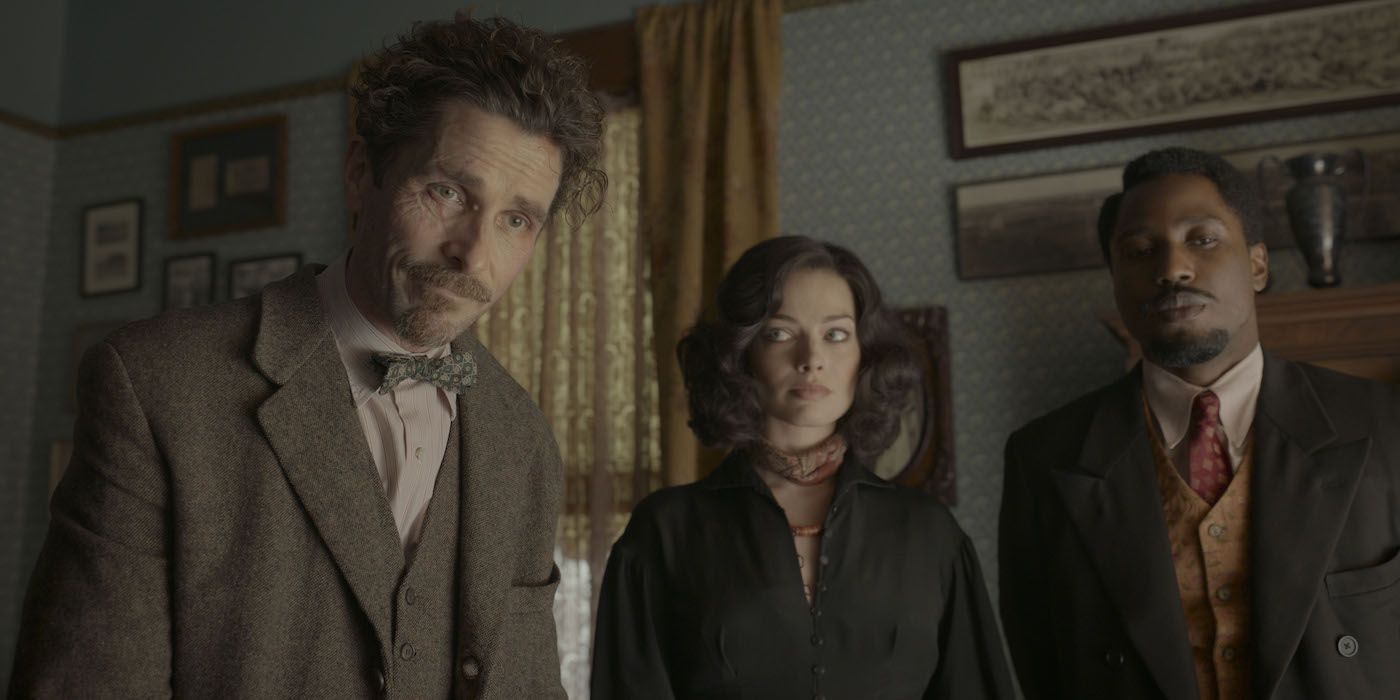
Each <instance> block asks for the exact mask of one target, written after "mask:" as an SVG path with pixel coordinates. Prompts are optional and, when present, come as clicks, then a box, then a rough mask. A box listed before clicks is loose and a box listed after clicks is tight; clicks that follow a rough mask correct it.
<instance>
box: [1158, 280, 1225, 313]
mask: <svg viewBox="0 0 1400 700" xmlns="http://www.w3.org/2000/svg"><path fill="white" fill-rule="evenodd" d="M1212 301H1215V295H1214V294H1211V293H1210V292H1207V291H1205V290H1204V289H1196V288H1195V287H1186V286H1180V285H1178V286H1172V287H1167V288H1164V289H1163V290H1162V291H1160V292H1158V293H1157V294H1156V295H1155V296H1153V297H1152V298H1151V299H1149V300H1148V301H1145V302H1143V304H1142V311H1143V312H1144V313H1152V312H1161V311H1170V310H1172V309H1179V308H1181V307H1183V306H1204V305H1206V304H1208V303H1210V302H1212Z"/></svg>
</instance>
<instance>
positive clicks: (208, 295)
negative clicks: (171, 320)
mask: <svg viewBox="0 0 1400 700" xmlns="http://www.w3.org/2000/svg"><path fill="white" fill-rule="evenodd" d="M217 274H218V266H217V259H216V258H215V256H214V254H213V253H195V254H192V255H177V256H172V257H169V258H166V259H165V295H164V306H165V308H166V309H184V308H189V307H192V306H205V305H207V304H212V303H213V302H214V277H215V276H216V275H217Z"/></svg>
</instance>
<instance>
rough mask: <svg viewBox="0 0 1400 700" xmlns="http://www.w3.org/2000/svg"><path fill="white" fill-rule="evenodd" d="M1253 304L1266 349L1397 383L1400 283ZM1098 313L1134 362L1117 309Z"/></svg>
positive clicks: (1266, 298) (1271, 297) (1135, 352)
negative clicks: (1256, 311)
mask: <svg viewBox="0 0 1400 700" xmlns="http://www.w3.org/2000/svg"><path fill="white" fill-rule="evenodd" d="M1255 308H1256V309H1257V310H1258V314H1259V341H1260V343H1262V344H1263V346H1264V348H1265V349H1266V350H1268V351H1269V352H1272V353H1274V354H1276V355H1278V356H1280V357H1286V358H1288V359H1290V360H1297V361H1300V362H1310V363H1312V364H1315V365H1320V366H1322V367H1328V368H1331V369H1335V370H1337V371H1339V372H1346V373H1348V374H1354V375H1357V376H1360V377H1369V378H1371V379H1379V380H1381V381H1388V382H1393V383H1397V384H1400V283H1389V284H1379V285H1371V286H1365V287H1338V288H1335V289H1308V290H1305V291H1300V292H1285V293H1282V294H1262V295H1260V296H1259V298H1258V301H1257V302H1256V305H1255ZM1099 318H1100V320H1102V321H1103V324H1104V326H1105V327H1107V328H1108V331H1109V332H1110V333H1112V334H1113V336H1114V337H1115V338H1117V339H1118V340H1119V341H1120V342H1122V343H1123V344H1124V345H1125V346H1126V347H1127V349H1128V358H1127V364H1128V365H1129V366H1132V364H1134V363H1136V362H1137V360H1138V358H1139V357H1140V356H1141V351H1140V350H1139V348H1138V346H1137V343H1136V342H1135V341H1134V340H1133V339H1132V338H1131V337H1130V336H1129V335H1128V332H1127V330H1126V329H1125V328H1124V327H1123V324H1122V322H1121V321H1120V320H1119V318H1118V314H1117V312H1105V313H1102V314H1100V315H1099Z"/></svg>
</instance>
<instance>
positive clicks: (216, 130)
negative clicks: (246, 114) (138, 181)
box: [170, 114, 287, 238]
mask: <svg viewBox="0 0 1400 700" xmlns="http://www.w3.org/2000/svg"><path fill="white" fill-rule="evenodd" d="M170 150H171V164H170V178H171V182H170V193H171V197H170V237H171V238H191V237H194V236H203V235H208V234H213V233H228V232H230V231H241V230H245V229H253V228H265V227H269V226H280V225H282V223H283V222H284V221H285V213H286V208H287V118H286V116H284V115H281V114H277V115H272V116H267V117H259V118H257V119H251V120H248V121H244V122H239V123H236V124H223V125H220V126H216V127H211V128H206V129H199V130H196V131H186V132H182V133H178V134H175V135H174V137H172V143H171V149H170Z"/></svg>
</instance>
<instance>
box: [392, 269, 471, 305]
mask: <svg viewBox="0 0 1400 700" xmlns="http://www.w3.org/2000/svg"><path fill="white" fill-rule="evenodd" d="M407 272H408V276H409V277H410V278H411V279H412V280H413V281H415V282H417V283H418V284H420V285H422V286H425V287H440V288H442V289H446V290H447V291H449V292H451V293H453V294H456V295H457V296H460V297H465V298H467V299H471V300H472V301H475V302H477V303H480V304H489V303H491V290H490V288H488V287H487V286H486V284H485V283H484V282H482V281H481V280H479V279H477V278H475V277H473V276H471V275H469V274H466V273H463V272H456V271H454V270H449V269H447V268H445V267H439V266H437V265H433V264H431V263H410V264H409V265H408V267H407Z"/></svg>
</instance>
